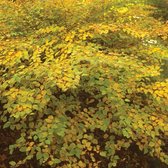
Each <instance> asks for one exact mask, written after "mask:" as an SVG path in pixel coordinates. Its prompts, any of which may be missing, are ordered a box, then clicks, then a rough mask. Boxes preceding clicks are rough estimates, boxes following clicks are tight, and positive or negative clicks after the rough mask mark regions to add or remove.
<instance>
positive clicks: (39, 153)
mask: <svg viewBox="0 0 168 168" xmlns="http://www.w3.org/2000/svg"><path fill="white" fill-rule="evenodd" d="M42 157H43V154H42V153H41V152H37V154H36V159H37V160H40V159H41V158H42Z"/></svg>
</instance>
